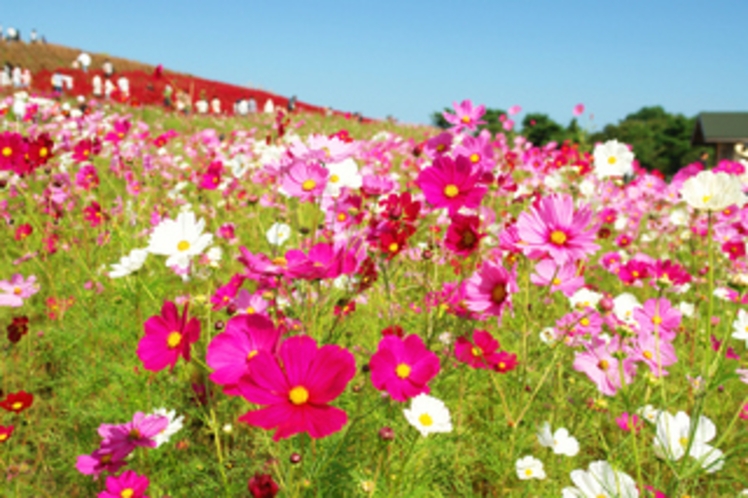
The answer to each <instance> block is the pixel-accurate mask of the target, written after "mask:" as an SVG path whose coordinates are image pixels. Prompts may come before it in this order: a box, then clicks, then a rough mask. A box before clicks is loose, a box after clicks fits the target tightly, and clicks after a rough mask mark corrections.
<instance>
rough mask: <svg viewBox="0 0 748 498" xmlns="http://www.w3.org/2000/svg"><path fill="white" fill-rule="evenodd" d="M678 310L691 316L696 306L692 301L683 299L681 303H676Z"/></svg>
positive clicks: (688, 316) (686, 315) (684, 314)
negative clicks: (688, 301)
mask: <svg viewBox="0 0 748 498" xmlns="http://www.w3.org/2000/svg"><path fill="white" fill-rule="evenodd" d="M678 311H680V312H681V314H682V315H683V316H685V317H687V318H693V314H694V312H695V311H696V307H695V306H694V305H693V304H692V303H687V302H685V301H683V302H682V303H680V304H678Z"/></svg>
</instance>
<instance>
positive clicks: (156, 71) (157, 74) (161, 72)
mask: <svg viewBox="0 0 748 498" xmlns="http://www.w3.org/2000/svg"><path fill="white" fill-rule="evenodd" d="M163 75H164V66H163V65H162V64H159V65H158V66H156V69H154V70H153V77H154V78H156V79H159V78H161V77H162V76H163Z"/></svg>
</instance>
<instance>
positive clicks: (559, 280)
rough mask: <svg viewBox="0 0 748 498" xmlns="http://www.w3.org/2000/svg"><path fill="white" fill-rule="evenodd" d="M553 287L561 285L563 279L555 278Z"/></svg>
mask: <svg viewBox="0 0 748 498" xmlns="http://www.w3.org/2000/svg"><path fill="white" fill-rule="evenodd" d="M553 285H561V279H560V278H558V277H555V278H554V279H553Z"/></svg>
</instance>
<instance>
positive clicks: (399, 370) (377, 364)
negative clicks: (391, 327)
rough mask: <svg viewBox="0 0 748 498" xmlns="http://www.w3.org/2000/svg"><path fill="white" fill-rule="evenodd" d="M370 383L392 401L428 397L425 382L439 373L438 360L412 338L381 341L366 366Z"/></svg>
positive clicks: (387, 337)
mask: <svg viewBox="0 0 748 498" xmlns="http://www.w3.org/2000/svg"><path fill="white" fill-rule="evenodd" d="M369 367H370V368H371V382H372V384H374V387H376V388H377V389H379V390H380V391H383V390H386V391H387V392H388V393H389V395H390V396H391V397H392V399H394V400H395V401H406V400H408V399H409V398H412V397H414V396H417V395H418V394H421V393H428V392H429V387H428V385H427V384H428V382H429V381H430V380H431V379H433V378H434V377H436V375H437V374H438V373H439V370H440V366H439V357H438V356H436V355H435V354H434V353H432V352H431V351H429V350H428V349H426V346H425V345H424V344H423V340H422V339H421V338H420V337H419V336H417V335H415V334H411V335H408V336H406V337H405V338H404V339H401V338H400V337H398V336H396V335H387V336H384V337H382V339H381V340H380V341H379V346H378V347H377V352H376V353H374V355H373V356H372V357H371V361H370V362H369Z"/></svg>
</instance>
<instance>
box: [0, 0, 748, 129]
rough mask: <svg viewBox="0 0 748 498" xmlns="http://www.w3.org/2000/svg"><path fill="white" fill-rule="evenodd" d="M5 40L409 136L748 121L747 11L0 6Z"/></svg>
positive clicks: (306, 2)
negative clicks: (468, 113)
mask: <svg viewBox="0 0 748 498" xmlns="http://www.w3.org/2000/svg"><path fill="white" fill-rule="evenodd" d="M0 24H2V26H3V27H4V28H7V27H8V26H14V27H16V28H18V29H20V30H21V33H22V36H23V37H24V39H28V34H29V31H30V30H31V28H36V29H37V31H38V32H39V33H40V34H44V35H45V36H46V37H47V40H48V41H50V42H52V43H59V44H62V45H68V46H72V47H79V48H83V49H86V50H89V51H92V52H103V53H108V54H111V55H114V56H119V57H125V58H128V59H134V60H139V61H142V62H146V63H151V64H158V63H162V64H164V66H165V67H166V68H168V69H173V70H176V71H182V72H188V73H192V74H195V75H199V76H203V77H207V78H211V79H215V80H219V81H225V82H228V83H235V84H242V85H247V84H251V85H252V86H257V87H261V88H264V89H267V90H270V91H273V92H276V93H279V94H281V95H286V96H290V95H292V94H296V95H298V98H299V99H300V100H302V101H306V102H309V103H312V104H317V105H329V106H331V107H334V108H336V109H341V110H348V111H360V112H362V113H363V114H364V115H366V116H370V117H375V118H382V117H385V116H386V115H388V114H391V115H393V116H395V117H397V118H398V119H399V120H401V121H405V122H412V123H426V122H429V116H430V114H431V113H432V112H434V111H435V110H439V109H441V108H443V107H445V106H450V105H451V103H452V102H453V101H461V100H463V99H468V98H469V99H472V100H473V101H474V102H477V103H483V104H486V105H487V106H488V107H493V108H503V109H506V108H508V107H509V106H511V105H514V104H518V105H520V106H522V108H523V113H526V112H543V113H547V114H549V115H550V116H551V117H552V118H553V119H555V120H556V121H559V122H561V123H562V124H566V123H567V122H568V121H569V120H570V119H571V117H572V113H571V112H572V108H573V106H574V105H576V104H577V103H584V104H585V106H586V109H587V112H586V116H585V118H584V119H583V120H582V124H583V125H588V126H590V127H593V128H595V129H599V128H600V127H602V126H603V125H604V124H607V123H611V122H617V121H618V120H620V119H623V118H624V117H625V116H626V115H627V114H629V113H632V112H635V111H636V110H638V109H640V108H641V107H643V106H647V105H662V106H663V107H665V109H666V110H668V111H670V112H680V113H684V114H686V115H694V114H696V113H698V112H700V111H707V110H710V111H716V110H722V111H727V110H735V111H748V58H747V57H746V55H747V51H746V48H748V37H747V36H746V33H747V32H748V0H711V1H709V2H707V1H704V0H700V1H696V0H670V1H664V0H626V1H616V0H544V1H541V0H514V1H511V2H507V1H500V0H493V1H475V0H461V1H447V0H429V1H406V0H401V1H394V0H378V1H376V2H373V1H367V0H346V1H332V0H275V1H273V0H267V1H251V0H245V1H241V0H227V1H213V2H198V1H191V0H181V1H162V0H150V1H143V0H129V1H119V2H116V1H112V0H104V1H102V0H99V1H79V0H44V1H41V0H40V1H36V0H0ZM590 113H592V114H594V121H593V122H591V123H590V122H589V120H588V118H589V114H590ZM521 117H522V115H520V116H519V118H520V119H521Z"/></svg>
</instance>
